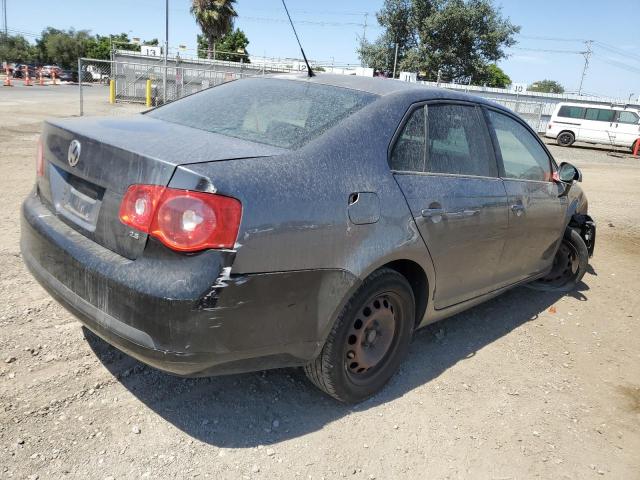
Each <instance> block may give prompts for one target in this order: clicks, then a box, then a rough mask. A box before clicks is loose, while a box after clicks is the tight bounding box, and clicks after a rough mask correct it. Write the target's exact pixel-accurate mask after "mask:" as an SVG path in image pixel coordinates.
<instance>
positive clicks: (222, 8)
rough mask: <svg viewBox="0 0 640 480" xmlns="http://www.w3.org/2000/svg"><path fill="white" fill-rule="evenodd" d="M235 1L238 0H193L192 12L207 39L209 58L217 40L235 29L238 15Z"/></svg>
mask: <svg viewBox="0 0 640 480" xmlns="http://www.w3.org/2000/svg"><path fill="white" fill-rule="evenodd" d="M235 3H236V0H192V2H191V14H192V15H193V16H194V17H195V19H196V23H197V24H198V25H199V26H200V30H202V34H203V35H204V36H205V38H206V39H207V44H208V47H207V58H211V52H212V50H213V48H214V45H215V42H216V40H220V39H221V38H222V37H223V36H225V35H226V34H227V33H229V32H230V31H231V30H232V29H233V19H234V18H235V17H237V16H238V14H237V13H236V10H235V8H234V4H235Z"/></svg>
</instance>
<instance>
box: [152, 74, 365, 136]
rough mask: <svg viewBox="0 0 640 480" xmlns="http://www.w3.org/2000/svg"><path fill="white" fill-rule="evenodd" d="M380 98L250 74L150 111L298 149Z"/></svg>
mask: <svg viewBox="0 0 640 480" xmlns="http://www.w3.org/2000/svg"><path fill="white" fill-rule="evenodd" d="M377 98H378V97H377V96H376V95H373V94H370V93H366V92H362V91H359V90H351V89H347V88H339V87H333V86H328V85H321V84H317V83H310V82H302V81H295V80H281V79H265V78H260V79H258V78H252V79H246V80H238V81H235V82H228V83H225V84H222V85H220V86H217V87H215V88H210V89H208V90H205V91H203V92H200V93H197V94H195V95H190V96H188V97H185V98H183V99H181V100H177V101H175V102H172V103H169V104H167V105H165V106H163V107H160V108H157V109H155V110H152V111H151V112H149V113H148V115H149V116H150V117H154V118H157V119H160V120H164V121H167V122H172V123H177V124H179V125H185V126H187V127H193V128H198V129H200V130H206V131H208V132H213V133H219V134H222V135H227V136H230V137H235V138H240V139H244V140H249V141H252V142H258V143H264V144H267V145H272V146H275V147H283V148H298V147H300V146H302V145H304V144H305V143H307V142H309V141H311V140H312V139H314V138H316V137H318V136H319V135H321V134H322V133H324V132H325V131H326V130H328V129H329V128H331V127H333V126H335V125H336V124H337V123H338V122H340V121H341V120H343V119H344V118H346V117H348V116H349V115H352V114H353V113H354V112H356V111H357V110H359V109H361V108H362V107H364V106H365V105H367V104H369V103H371V102H373V101H374V100H376V99H377Z"/></svg>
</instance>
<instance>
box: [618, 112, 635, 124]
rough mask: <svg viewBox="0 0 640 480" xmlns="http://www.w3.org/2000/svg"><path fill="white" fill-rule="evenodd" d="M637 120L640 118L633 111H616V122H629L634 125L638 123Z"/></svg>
mask: <svg viewBox="0 0 640 480" xmlns="http://www.w3.org/2000/svg"><path fill="white" fill-rule="evenodd" d="M638 120H640V119H639V118H638V115H637V114H635V113H634V112H629V111H624V112H618V123H630V124H632V125H636V124H637V123H638Z"/></svg>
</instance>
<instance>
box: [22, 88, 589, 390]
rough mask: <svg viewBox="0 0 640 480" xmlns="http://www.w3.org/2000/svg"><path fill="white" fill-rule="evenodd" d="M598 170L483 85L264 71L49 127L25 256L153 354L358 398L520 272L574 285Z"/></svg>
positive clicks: (115, 333) (26, 209)
mask: <svg viewBox="0 0 640 480" xmlns="http://www.w3.org/2000/svg"><path fill="white" fill-rule="evenodd" d="M211 112H215V115H212V114H211ZM580 180H581V174H580V172H579V170H578V169H577V168H576V167H574V166H572V165H570V164H568V163H564V164H561V165H560V166H558V165H557V164H556V162H555V161H554V159H553V157H552V155H551V154H550V152H549V151H548V150H547V148H546V147H545V145H544V144H543V143H542V142H541V141H540V139H539V138H538V136H537V135H536V133H535V132H534V131H532V130H531V128H530V127H529V126H527V124H526V123H525V122H524V121H523V120H522V119H520V118H519V117H518V116H517V115H515V114H514V113H512V112H511V111H509V110H508V109H506V108H504V107H502V106H500V105H498V104H495V103H491V102H489V101H487V100H484V99H481V98H478V97H473V96H469V95H465V94H460V93H455V92H451V91H447V90H444V89H428V88H424V87H421V86H417V85H415V84H409V83H404V82H395V81H390V80H384V79H376V78H365V77H355V76H353V77H352V76H336V75H318V76H315V77H312V78H307V77H306V76H301V75H288V76H283V77H278V76H276V77H271V78H264V77H261V78H252V79H245V80H239V81H234V82H229V83H225V84H223V85H220V86H217V87H215V88H211V89H208V90H205V91H203V92H200V93H197V94H195V95H191V96H188V97H185V98H183V99H181V100H178V101H175V102H172V103H170V104H167V105H165V106H162V107H159V108H156V109H154V110H151V111H149V112H147V113H145V114H142V115H137V116H134V117H130V118H102V117H100V118H94V119H91V118H87V117H82V118H78V119H52V120H49V121H47V122H45V124H44V127H43V133H42V137H41V143H40V146H39V154H38V161H37V180H36V186H35V189H34V191H33V193H32V194H31V195H29V197H28V198H27V199H26V200H25V202H24V204H23V207H22V228H21V251H22V255H23V258H24V261H25V262H26V264H27V266H28V268H29V269H30V270H31V272H32V273H33V275H34V276H35V278H36V279H38V281H39V282H40V283H41V284H42V285H43V286H44V287H45V288H46V289H47V290H48V291H49V292H50V293H51V294H52V296H54V297H55V298H56V299H58V300H59V301H60V302H61V303H62V304H63V305H64V306H66V307H67V308H68V309H69V310H70V311H71V312H73V313H74V314H76V315H77V316H78V318H79V319H80V321H81V322H82V323H83V324H84V325H85V326H86V327H87V328H89V329H90V330H92V331H93V332H95V333H96V334H97V335H99V336H101V337H102V338H103V339H105V340H106V341H108V342H109V343H111V344H113V345H115V346H116V347H117V348H119V349H121V350H122V351H124V352H127V353H128V354H130V355H132V356H133V357H135V358H138V359H139V360H141V361H143V362H145V363H147V364H149V365H152V366H154V367H156V368H159V369H162V370H164V371H167V372H171V373H174V374H178V375H184V376H203V375H212V374H220V373H234V372H243V371H251V370H263V369H268V368H274V367H289V366H304V368H305V371H306V373H307V375H308V377H309V378H310V380H311V381H312V382H313V383H314V384H315V385H316V386H318V387H319V388H320V389H322V390H324V391H325V392H327V393H328V394H329V395H332V396H333V397H335V398H336V399H338V400H341V401H344V402H357V401H360V400H363V399H364V398H367V397H368V396H370V395H372V394H374V393H375V392H377V391H378V390H380V389H381V388H382V387H383V386H384V384H385V383H386V382H387V381H388V380H389V378H390V377H391V376H392V375H393V373H394V372H395V371H396V370H397V369H398V367H399V365H400V363H401V361H402V360H403V359H404V358H405V356H406V354H407V351H408V348H409V341H410V339H411V336H412V334H413V332H414V331H415V330H416V329H417V328H420V327H423V326H425V325H427V324H430V323H432V322H435V321H437V320H440V319H443V318H446V317H448V316H450V315H453V314H455V313H458V312H460V311H462V310H465V309H467V308H470V307H472V306H474V305H477V304H479V303H481V302H483V301H485V300H487V299H490V298H493V297H495V296H496V295H498V294H500V293H502V292H504V291H506V290H508V289H510V288H513V287H515V286H518V285H524V284H528V285H532V286H534V287H535V288H538V289H555V290H562V291H566V290H569V289H572V288H574V287H575V286H576V284H577V283H578V282H579V281H580V280H581V278H582V276H583V275H584V273H585V270H586V269H587V263H588V258H589V255H590V253H592V252H593V248H594V242H595V233H596V232H595V224H594V223H593V221H592V219H591V218H590V217H589V215H588V203H587V198H586V196H585V194H584V193H583V191H582V190H581V188H580V187H579V186H578V185H577V184H576V182H579V181H580ZM532 295H535V293H532Z"/></svg>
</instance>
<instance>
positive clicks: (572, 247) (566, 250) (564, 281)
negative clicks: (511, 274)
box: [529, 228, 589, 292]
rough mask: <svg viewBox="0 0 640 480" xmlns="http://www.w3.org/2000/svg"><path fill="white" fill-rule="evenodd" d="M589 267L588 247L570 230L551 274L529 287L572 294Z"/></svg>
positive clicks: (555, 259)
mask: <svg viewBox="0 0 640 480" xmlns="http://www.w3.org/2000/svg"><path fill="white" fill-rule="evenodd" d="M588 265H589V250H588V249H587V245H586V244H585V243H584V240H582V237H581V236H580V234H579V233H578V232H577V231H575V230H574V229H572V228H568V229H567V231H566V232H565V234H564V238H563V239H562V243H561V244H560V247H558V252H557V253H556V256H555V258H554V259H553V268H552V269H551V272H549V273H548V274H547V276H545V277H543V278H541V279H539V280H536V281H535V282H532V283H530V284H529V286H530V287H531V288H535V289H537V290H545V291H553V292H570V291H571V290H573V289H574V288H575V287H576V285H577V284H578V283H580V280H582V277H584V274H585V273H586V271H587V267H588Z"/></svg>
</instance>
